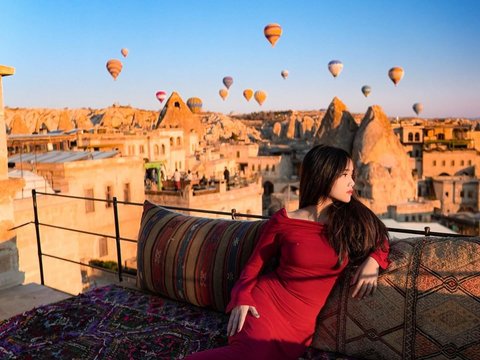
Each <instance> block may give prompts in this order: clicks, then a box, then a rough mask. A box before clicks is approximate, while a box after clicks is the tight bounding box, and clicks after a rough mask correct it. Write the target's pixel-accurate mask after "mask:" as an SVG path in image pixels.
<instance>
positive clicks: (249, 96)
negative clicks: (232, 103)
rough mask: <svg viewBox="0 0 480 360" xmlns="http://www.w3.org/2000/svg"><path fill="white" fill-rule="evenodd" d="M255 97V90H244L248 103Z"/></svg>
mask: <svg viewBox="0 0 480 360" xmlns="http://www.w3.org/2000/svg"><path fill="white" fill-rule="evenodd" d="M252 96H253V90H252V89H245V90H243V97H244V98H245V99H247V101H250V99H251V98H252Z"/></svg>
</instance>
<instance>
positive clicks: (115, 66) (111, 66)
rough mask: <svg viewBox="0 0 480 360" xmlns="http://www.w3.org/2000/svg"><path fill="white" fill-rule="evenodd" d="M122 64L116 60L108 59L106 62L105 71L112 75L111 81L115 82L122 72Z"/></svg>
mask: <svg viewBox="0 0 480 360" xmlns="http://www.w3.org/2000/svg"><path fill="white" fill-rule="evenodd" d="M122 67H123V65H122V62H121V61H120V60H117V59H110V60H108V61H107V70H108V72H109V73H110V75H112V77H113V80H117V76H118V75H119V74H120V72H121V71H122Z"/></svg>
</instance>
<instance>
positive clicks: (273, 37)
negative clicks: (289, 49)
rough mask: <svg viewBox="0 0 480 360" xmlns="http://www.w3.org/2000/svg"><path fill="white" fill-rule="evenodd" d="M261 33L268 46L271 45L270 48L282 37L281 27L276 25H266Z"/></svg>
mask: <svg viewBox="0 0 480 360" xmlns="http://www.w3.org/2000/svg"><path fill="white" fill-rule="evenodd" d="M263 33H264V34H265V37H266V38H267V40H268V41H269V42H270V44H272V47H274V46H275V43H276V42H277V41H278V39H279V38H280V36H282V27H281V26H280V25H278V24H268V25H267V26H265V29H263Z"/></svg>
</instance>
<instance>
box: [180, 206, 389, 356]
mask: <svg viewBox="0 0 480 360" xmlns="http://www.w3.org/2000/svg"><path fill="white" fill-rule="evenodd" d="M385 245H386V251H382V250H381V249H378V250H377V251H375V252H373V253H372V254H371V255H370V256H372V257H373V258H374V259H375V260H376V261H377V262H378V264H379V265H380V267H381V268H383V269H385V268H386V267H387V266H388V242H387V241H386V243H385ZM278 252H279V253H280V262H279V265H278V267H277V268H276V270H275V271H273V272H270V273H268V274H265V275H260V276H259V274H260V272H261V270H262V267H263V266H264V265H265V263H266V262H267V261H268V260H269V259H270V258H271V257H272V256H274V255H276V254H278ZM337 260H338V256H337V255H336V254H335V251H334V250H333V248H332V247H331V246H330V245H329V243H328V240H327V238H326V234H325V226H324V225H322V224H320V223H318V222H315V221H310V220H302V219H293V218H289V217H288V215H287V211H286V210H285V209H281V210H280V211H278V212H277V213H276V214H275V215H273V216H272V218H271V219H270V220H269V221H268V222H267V224H266V225H265V228H264V229H263V231H262V235H261V237H260V239H259V241H258V244H257V246H256V247H255V249H254V251H253V253H252V255H251V257H250V259H249V260H248V263H247V264H246V266H245V268H244V269H243V271H242V273H241V275H240V278H239V279H238V281H237V282H236V284H235V286H234V288H233V290H232V296H231V300H230V303H229V304H228V306H227V309H226V312H229V311H231V310H232V309H233V308H234V307H236V306H238V305H251V306H255V308H256V309H257V311H258V313H259V315H260V317H259V318H255V317H254V316H252V315H251V314H250V313H248V315H247V318H246V320H245V324H244V326H243V328H242V330H241V331H240V332H238V333H236V334H235V335H234V336H231V337H229V339H228V340H229V341H228V342H229V345H228V346H225V347H221V348H217V349H212V350H207V351H203V352H199V353H196V354H193V355H192V356H191V357H188V358H189V359H197V360H198V359H239V360H245V359H247V358H248V359H297V358H298V357H299V356H300V355H302V354H303V352H304V351H305V349H306V347H307V346H309V345H310V343H311V341H312V336H313V333H314V331H315V321H316V317H317V315H318V313H319V312H320V310H321V309H322V307H323V305H324V304H325V301H326V299H327V297H328V295H329V294H330V291H331V290H332V288H333V286H334V284H335V281H336V280H337V278H338V277H339V275H340V274H341V272H342V271H343V269H344V268H345V266H346V265H347V263H348V261H344V263H343V264H342V266H341V267H340V268H338V269H334V266H335V264H336V263H337Z"/></svg>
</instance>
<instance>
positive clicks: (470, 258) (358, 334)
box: [313, 238, 480, 360]
mask: <svg viewBox="0 0 480 360" xmlns="http://www.w3.org/2000/svg"><path fill="white" fill-rule="evenodd" d="M390 259H391V260H392V263H391V264H390V266H389V268H388V269H387V270H386V271H385V272H383V273H382V274H381V275H380V277H379V281H378V289H377V292H376V293H375V295H374V296H371V297H368V298H364V299H363V300H357V299H352V298H351V296H350V292H351V289H350V287H349V285H348V284H349V280H350V278H351V276H352V275H353V271H354V269H349V270H348V271H346V272H345V274H344V276H345V277H344V279H342V281H340V282H339V283H338V285H337V286H336V287H335V289H334V291H333V292H332V294H331V296H330V297H329V299H328V301H327V304H326V305H325V307H324V308H323V310H322V312H321V313H320V315H319V317H318V321H317V329H316V333H315V337H314V341H313V346H314V347H316V348H319V349H324V350H331V351H337V352H341V353H344V354H346V355H351V356H356V357H360V358H364V359H388V360H395V359H480V342H479V339H480V239H479V238H416V239H406V240H399V241H395V242H392V244H391V253H390Z"/></svg>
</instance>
